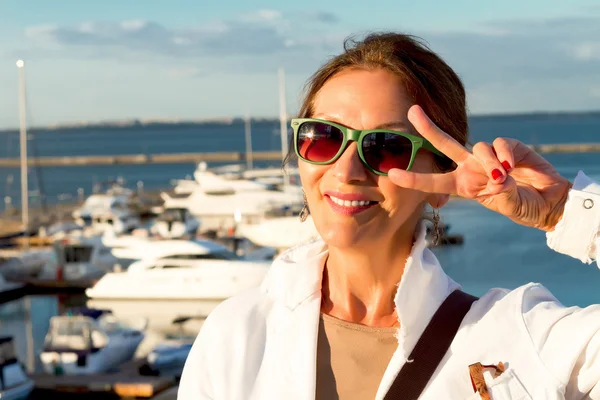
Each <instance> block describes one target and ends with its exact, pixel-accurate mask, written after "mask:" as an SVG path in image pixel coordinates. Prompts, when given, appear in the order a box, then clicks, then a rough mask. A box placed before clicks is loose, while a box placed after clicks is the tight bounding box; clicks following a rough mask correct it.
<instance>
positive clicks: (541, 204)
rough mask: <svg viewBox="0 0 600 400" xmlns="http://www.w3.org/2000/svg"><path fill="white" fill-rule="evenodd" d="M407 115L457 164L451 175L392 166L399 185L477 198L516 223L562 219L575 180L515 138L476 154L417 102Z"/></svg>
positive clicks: (551, 223)
mask: <svg viewBox="0 0 600 400" xmlns="http://www.w3.org/2000/svg"><path fill="white" fill-rule="evenodd" d="M408 119H409V120H410V122H411V123H412V124H413V125H414V127H415V128H416V129H417V131H418V132H419V133H420V134H421V135H422V136H423V137H424V138H425V139H427V140H429V141H430V142H431V143H432V144H433V145H434V146H435V148H436V149H438V150H439V151H441V152H442V153H444V154H445V155H446V156H447V157H449V158H450V159H452V160H453V161H454V162H455V163H456V164H457V168H456V169H455V170H454V171H452V172H448V173H442V174H434V173H431V174H427V173H416V172H409V171H404V170H400V169H393V170H390V171H389V173H388V176H389V178H390V180H391V181H392V182H393V183H395V184H396V185H398V186H401V187H403V188H408V189H415V190H420V191H423V192H427V193H443V194H455V195H458V196H461V197H464V198H466V199H471V200H476V201H478V202H479V203H481V204H482V205H484V206H485V207H487V208H489V209H490V210H493V211H496V212H498V213H500V214H502V215H505V216H507V217H508V218H510V219H511V220H513V221H515V222H516V223H518V224H521V225H526V226H530V227H534V228H538V229H541V230H544V231H551V230H553V229H554V227H555V225H556V223H557V222H558V221H559V220H560V218H561V216H562V214H563V210H564V205H565V202H566V200H567V194H568V192H569V189H570V187H571V183H570V182H569V181H568V180H567V179H565V178H563V177H562V176H560V174H559V173H558V172H557V171H556V169H554V167H553V166H552V165H551V164H550V163H549V162H548V161H546V160H545V159H544V158H542V157H541V156H540V155H539V154H537V153H536V152H535V151H533V150H532V149H530V148H529V147H528V146H526V145H525V144H523V143H521V142H520V141H518V140H515V139H504V138H498V139H496V140H494V142H493V144H491V145H490V144H489V143H485V142H479V143H477V144H475V145H474V146H473V150H472V152H470V151H469V150H467V149H466V148H465V147H464V146H462V145H461V144H460V143H458V142H457V141H456V140H454V139H453V138H452V137H451V136H449V135H448V134H446V133H445V132H443V131H442V130H441V129H440V128H438V127H437V126H436V125H435V124H434V123H433V122H432V121H431V120H430V119H429V117H427V115H426V114H425V112H424V111H423V109H422V108H421V107H419V106H412V107H411V108H410V109H409V111H408Z"/></svg>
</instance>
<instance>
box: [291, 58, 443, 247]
mask: <svg viewBox="0 0 600 400" xmlns="http://www.w3.org/2000/svg"><path fill="white" fill-rule="evenodd" d="M411 105H412V102H411V100H410V99H409V97H408V96H407V94H406V93H405V90H404V87H403V84H402V82H401V80H400V79H399V78H398V77H397V76H395V75H394V74H392V73H390V72H388V71H385V70H382V69H374V70H362V69H349V70H346V71H343V72H341V73H339V74H337V75H335V76H334V77H333V78H331V79H329V81H327V83H325V85H324V86H323V87H322V88H321V90H320V91H319V92H318V94H317V96H316V98H315V101H314V107H313V109H314V114H313V115H312V116H311V117H313V118H319V119H325V120H329V121H333V122H337V123H339V124H341V125H345V126H347V127H349V128H352V129H361V130H363V129H375V128H378V127H381V126H383V125H385V126H386V128H388V129H393V130H398V131H405V132H406V131H409V132H410V133H413V134H416V132H415V131H414V128H413V127H412V125H411V124H410V123H409V121H408V117H407V112H408V109H409V108H410V106H411ZM299 170H300V177H301V179H302V186H303V188H304V191H305V193H306V198H307V200H308V205H309V208H310V212H311V214H312V216H313V220H314V222H315V225H316V227H317V230H318V231H319V234H320V235H321V237H322V238H323V240H324V241H325V242H326V243H327V244H328V245H329V246H334V247H339V248H344V247H350V246H352V247H357V246H359V247H363V246H365V245H376V244H377V243H384V242H386V243H389V241H390V240H394V239H398V240H402V239H406V238H407V237H408V236H409V235H410V237H411V239H412V234H413V233H414V230H415V227H416V225H417V223H418V221H419V219H420V217H421V214H422V211H423V206H424V203H425V202H426V201H430V202H431V201H432V200H431V197H432V195H428V194H426V193H423V192H419V191H415V190H409V189H403V188H400V187H398V186H396V185H394V184H393V183H392V182H391V181H390V180H389V178H387V177H384V176H379V175H376V174H373V173H372V172H370V171H369V170H368V169H367V168H366V167H365V165H364V164H363V163H362V161H361V160H360V158H359V155H358V152H357V147H356V142H350V144H349V145H348V147H347V148H346V150H345V152H344V153H343V154H342V156H341V157H340V158H339V159H338V160H337V161H336V162H335V163H333V164H330V165H313V164H309V163H306V162H303V161H301V160H300V161H299ZM411 171H415V172H432V171H433V156H432V155H431V154H430V153H428V152H426V151H419V154H418V156H417V158H416V160H415V162H414V164H413V167H412V169H411ZM340 200H348V201H352V200H358V201H360V200H363V201H366V200H368V201H370V202H373V203H372V204H371V205H369V206H363V207H357V206H354V207H353V206H351V205H350V206H346V205H344V203H343V202H340ZM398 243H400V242H398Z"/></svg>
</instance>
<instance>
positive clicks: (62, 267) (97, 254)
mask: <svg viewBox="0 0 600 400" xmlns="http://www.w3.org/2000/svg"><path fill="white" fill-rule="evenodd" d="M53 247H54V255H53V258H52V259H51V260H50V261H49V262H48V263H47V264H46V265H45V266H44V268H43V270H42V272H41V273H40V276H39V277H40V278H41V279H64V280H87V279H91V280H93V279H98V278H100V277H101V276H102V275H104V274H105V273H106V272H108V271H112V270H113V269H114V266H115V264H117V263H118V261H119V260H118V259H117V258H116V257H115V256H114V255H113V254H112V252H111V249H110V247H108V246H106V245H105V244H104V242H103V240H102V237H101V236H91V237H85V236H72V237H68V238H65V239H62V240H57V241H55V242H54V244H53Z"/></svg>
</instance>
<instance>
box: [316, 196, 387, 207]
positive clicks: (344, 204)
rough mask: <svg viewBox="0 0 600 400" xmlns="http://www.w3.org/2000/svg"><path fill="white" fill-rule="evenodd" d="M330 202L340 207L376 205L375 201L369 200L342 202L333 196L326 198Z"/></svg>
mask: <svg viewBox="0 0 600 400" xmlns="http://www.w3.org/2000/svg"><path fill="white" fill-rule="evenodd" d="M328 197H329V198H330V199H331V201H333V202H334V203H335V204H337V205H338V206H341V207H368V206H372V205H375V204H377V203H378V202H377V201H370V200H342V199H338V198H337V197H334V196H328Z"/></svg>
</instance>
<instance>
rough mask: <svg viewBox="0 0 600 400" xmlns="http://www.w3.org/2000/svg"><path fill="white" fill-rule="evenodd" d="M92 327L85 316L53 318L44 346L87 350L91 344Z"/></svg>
mask: <svg viewBox="0 0 600 400" xmlns="http://www.w3.org/2000/svg"><path fill="white" fill-rule="evenodd" d="M90 328H91V327H90V323H89V322H88V321H87V320H85V319H83V318H58V319H52V320H51V322H50V330H49V332H48V335H47V336H46V340H45V343H44V347H46V348H66V349H73V350H87V349H89V348H90V346H91V337H90V330H91V329H90Z"/></svg>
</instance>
